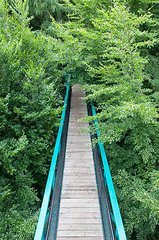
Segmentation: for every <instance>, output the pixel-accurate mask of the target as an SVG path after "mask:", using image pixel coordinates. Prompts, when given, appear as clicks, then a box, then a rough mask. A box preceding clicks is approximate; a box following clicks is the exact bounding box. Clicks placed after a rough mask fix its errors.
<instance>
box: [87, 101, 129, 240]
mask: <svg viewBox="0 0 159 240" xmlns="http://www.w3.org/2000/svg"><path fill="white" fill-rule="evenodd" d="M91 110H92V115H93V116H95V115H96V111H95V107H94V106H93V105H91ZM94 123H95V125H96V127H98V121H97V120H95V121H94ZM99 134H100V131H99V130H98V131H97V137H98V138H99ZM98 147H99V152H100V155H101V159H102V164H103V171H104V178H105V184H106V186H107V188H108V194H109V199H110V204H111V208H112V212H113V213H112V216H113V220H114V223H115V228H116V229H115V230H116V237H117V239H119V240H126V239H127V238H126V234H125V230H124V225H123V221H122V217H121V214H120V209H119V205H118V201H117V197H116V194H115V189H114V186H113V181H112V177H111V173H110V170H109V165H108V161H107V157H106V153H105V149H104V146H103V144H102V143H101V141H99V142H98Z"/></svg>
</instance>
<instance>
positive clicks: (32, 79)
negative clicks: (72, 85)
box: [0, 0, 64, 240]
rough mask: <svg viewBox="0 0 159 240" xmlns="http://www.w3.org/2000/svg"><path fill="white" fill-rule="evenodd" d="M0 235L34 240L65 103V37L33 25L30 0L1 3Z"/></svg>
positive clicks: (4, 237) (5, 238)
mask: <svg viewBox="0 0 159 240" xmlns="http://www.w3.org/2000/svg"><path fill="white" fill-rule="evenodd" d="M0 18H1V21H0V39H1V41H0V155H1V163H0V166H1V168H0V186H1V187H0V192H1V193H0V203H1V204H0V205H1V206H0V235H1V238H2V239H4V240H7V239H8V240H9V239H20V240H22V239H25V240H26V239H28V240H29V239H33V236H34V232H35V227H36V224H37V219H38V215H39V208H40V205H41V204H40V200H41V199H42V196H43V191H44V187H45V182H46V178H47V173H48V169H49V165H50V161H51V157H52V151H53V147H54V144H55V138H56V134H57V128H58V124H59V115H60V113H61V110H62V107H61V106H62V105H63V92H64V91H63V90H64V88H63V83H64V81H63V78H62V77H63V74H64V71H63V69H62V68H60V62H61V60H60V56H59V55H58V52H57V50H56V48H57V46H58V45H61V44H62V43H61V41H60V40H58V41H57V40H56V39H53V38H51V37H48V36H47V37H46V36H45V35H44V34H42V33H37V32H33V31H31V30H30V28H29V23H30V19H29V18H28V5H27V1H19V0H17V1H14V5H9V4H7V3H6V1H4V0H1V1H0Z"/></svg>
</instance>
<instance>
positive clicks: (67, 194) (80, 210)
mask: <svg viewBox="0 0 159 240" xmlns="http://www.w3.org/2000/svg"><path fill="white" fill-rule="evenodd" d="M81 97H84V92H83V91H81V90H80V86H79V85H74V86H73V88H72V100H71V111H70V122H69V129H68V138H67V148H66V159H65V168H64V177H63V186H62V194H61V203H60V212H59V222H58V229H57V238H56V239H57V240H67V239H69V240H70V239H71V240H75V239H76V240H77V239H81V240H83V239H85V240H91V239H93V240H104V237H103V229H102V220H101V214H100V207H99V201H98V192H97V186H96V178H95V171H94V163H93V155H92V148H91V141H90V136H89V134H83V133H81V132H80V130H81V129H82V128H86V127H87V126H88V123H86V122H80V123H78V122H76V121H75V120H77V119H80V118H81V117H83V116H84V115H87V107H86V103H84V102H83V100H82V99H81Z"/></svg>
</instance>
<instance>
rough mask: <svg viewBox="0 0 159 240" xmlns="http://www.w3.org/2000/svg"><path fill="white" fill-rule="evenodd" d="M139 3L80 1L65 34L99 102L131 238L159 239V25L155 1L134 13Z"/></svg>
mask: <svg viewBox="0 0 159 240" xmlns="http://www.w3.org/2000/svg"><path fill="white" fill-rule="evenodd" d="M133 2H135V1H112V2H111V1H90V0H88V1H82V0H81V1H74V3H75V5H73V9H74V14H73V15H71V17H70V20H71V21H70V22H69V23H66V24H65V25H63V27H62V26H61V25H60V27H59V29H58V31H59V36H61V37H62V38H63V41H65V45H66V46H67V49H68V50H69V51H68V53H66V54H68V55H69V54H70V55H69V56H70V57H71V58H69V60H68V63H69V65H68V68H70V69H71V70H73V69H75V70H76V71H77V72H78V73H79V79H80V80H79V81H80V82H81V83H83V84H84V88H85V90H86V92H87V97H86V99H87V101H90V102H91V101H93V102H94V103H95V106H96V109H97V112H98V114H97V115H96V118H97V119H98V122H99V126H98V128H99V130H100V133H101V134H100V140H101V141H102V142H103V143H104V144H105V148H106V153H107V156H108V159H109V164H110V168H111V173H112V176H113V179H114V183H115V189H116V193H117V196H118V199H119V205H120V208H121V212H122V216H123V220H124V224H125V227H126V232H127V236H128V239H132V240H134V239H139V240H141V239H143V240H145V239H158V234H159V233H158V230H157V226H158V224H159V214H158V211H159V208H158V192H157V190H158V187H157V184H158V181H157V180H156V179H157V176H158V170H159V169H158V158H159V145H158V138H159V124H158V121H157V119H158V118H159V114H158V111H157V108H156V107H157V106H158V103H157V100H158V70H157V65H158V55H157V53H154V49H157V46H158V31H157V29H158V26H159V25H158V21H157V20H156V19H155V17H154V15H152V14H151V12H150V11H147V12H145V11H146V9H148V7H151V6H149V3H150V1H147V3H146V2H143V1H139V2H140V6H139V8H141V9H139V8H138V9H136V10H137V11H133V12H131V11H130V9H131V10H133V8H130V9H129V8H128V7H127V5H129V7H132V5H131V4H133ZM151 2H152V1H151ZM111 3H112V4H111ZM128 3H129V4H128ZM136 3H137V2H136ZM94 6H96V8H94ZM138 10H141V11H140V12H142V14H140V13H139V11H138ZM134 12H136V13H137V12H138V15H137V14H135V13H134ZM144 12H145V13H144ZM72 84H73V82H72ZM86 120H89V121H93V120H94V117H88V118H87V119H86ZM91 131H92V132H94V131H96V126H93V127H92V128H91ZM153 187H154V188H153ZM150 225H151V227H149V226H150ZM145 228H146V229H145Z"/></svg>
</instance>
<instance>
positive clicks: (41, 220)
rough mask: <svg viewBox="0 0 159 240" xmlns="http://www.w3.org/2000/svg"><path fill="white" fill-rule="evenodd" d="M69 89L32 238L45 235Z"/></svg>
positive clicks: (41, 237) (40, 237)
mask: <svg viewBox="0 0 159 240" xmlns="http://www.w3.org/2000/svg"><path fill="white" fill-rule="evenodd" d="M69 90H70V86H69V85H67V86H66V96H65V101H64V108H63V111H62V115H61V121H60V126H59V130H58V134H57V138H56V143H55V148H54V153H53V156H52V161H51V166H50V170H49V175H48V178H47V183H46V187H45V192H44V197H43V201H42V205H41V210H40V214H39V220H38V224H37V228H36V232H35V236H34V240H44V235H45V230H44V228H45V222H46V219H47V211H48V206H49V201H50V196H51V189H52V188H53V187H54V181H55V169H56V164H57V158H58V155H59V153H60V143H61V137H62V132H63V126H64V121H65V116H66V109H67V101H68V97H69Z"/></svg>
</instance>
